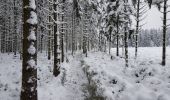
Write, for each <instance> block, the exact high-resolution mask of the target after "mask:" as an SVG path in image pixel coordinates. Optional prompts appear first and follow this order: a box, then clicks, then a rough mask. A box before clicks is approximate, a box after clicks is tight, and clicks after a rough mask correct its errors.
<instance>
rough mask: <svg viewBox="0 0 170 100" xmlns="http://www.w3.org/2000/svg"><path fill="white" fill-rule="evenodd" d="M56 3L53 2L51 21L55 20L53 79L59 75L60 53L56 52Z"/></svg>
mask: <svg viewBox="0 0 170 100" xmlns="http://www.w3.org/2000/svg"><path fill="white" fill-rule="evenodd" d="M57 1H58V0H54V4H53V10H54V13H53V19H54V20H55V22H54V69H53V75H54V76H55V77H57V76H58V75H59V74H60V59H59V55H61V54H60V52H59V51H58V50H59V43H58V42H59V40H58V39H59V34H58V33H59V32H58V26H57V20H58V19H57V16H58V13H57V12H56V11H57V10H58V9H57V8H58V7H57V5H58V4H57Z"/></svg>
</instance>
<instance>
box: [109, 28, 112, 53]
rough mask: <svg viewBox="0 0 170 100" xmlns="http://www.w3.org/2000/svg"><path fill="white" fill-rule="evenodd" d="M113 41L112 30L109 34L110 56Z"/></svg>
mask: <svg viewBox="0 0 170 100" xmlns="http://www.w3.org/2000/svg"><path fill="white" fill-rule="evenodd" d="M111 39H112V30H110V32H109V54H110V49H111V42H112V41H111Z"/></svg>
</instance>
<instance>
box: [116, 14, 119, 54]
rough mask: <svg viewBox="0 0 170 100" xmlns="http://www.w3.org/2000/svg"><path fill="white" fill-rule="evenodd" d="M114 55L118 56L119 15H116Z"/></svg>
mask: <svg viewBox="0 0 170 100" xmlns="http://www.w3.org/2000/svg"><path fill="white" fill-rule="evenodd" d="M116 28H117V34H116V42H117V43H116V55H117V56H119V15H117V25H116Z"/></svg>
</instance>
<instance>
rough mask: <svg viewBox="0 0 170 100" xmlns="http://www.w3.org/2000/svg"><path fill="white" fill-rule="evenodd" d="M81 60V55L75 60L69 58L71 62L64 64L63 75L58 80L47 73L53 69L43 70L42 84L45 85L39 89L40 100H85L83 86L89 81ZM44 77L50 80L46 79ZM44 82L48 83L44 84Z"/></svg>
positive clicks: (76, 56) (77, 55)
mask: <svg viewBox="0 0 170 100" xmlns="http://www.w3.org/2000/svg"><path fill="white" fill-rule="evenodd" d="M81 60H82V55H81V54H76V55H75V57H74V58H73V57H71V56H69V62H68V63H66V62H64V63H63V64H62V68H61V69H62V70H61V74H60V75H59V76H58V77H57V78H54V77H53V76H52V74H51V73H50V72H49V73H45V71H46V72H47V70H48V69H51V68H50V67H49V68H46V69H45V68H43V70H41V72H40V74H41V75H40V77H41V78H40V80H41V81H40V83H41V84H43V86H40V87H39V91H40V92H39V97H40V100H84V93H83V91H82V90H83V87H82V85H83V84H85V83H87V79H86V76H85V74H84V72H83V70H82V66H81ZM43 62H44V61H41V63H42V64H41V65H45V64H43ZM50 63H51V62H50ZM48 65H49V64H48ZM41 67H43V66H41ZM44 67H46V65H45V66H44ZM43 74H46V75H43ZM49 74H51V76H49ZM44 77H49V78H48V79H44ZM44 81H46V82H48V83H44Z"/></svg>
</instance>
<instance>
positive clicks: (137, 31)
mask: <svg viewBox="0 0 170 100" xmlns="http://www.w3.org/2000/svg"><path fill="white" fill-rule="evenodd" d="M139 10H140V0H138V1H137V16H136V17H137V21H136V38H135V58H137V55H138V34H139V13H140V12H139Z"/></svg>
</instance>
